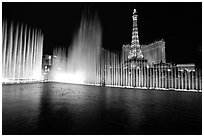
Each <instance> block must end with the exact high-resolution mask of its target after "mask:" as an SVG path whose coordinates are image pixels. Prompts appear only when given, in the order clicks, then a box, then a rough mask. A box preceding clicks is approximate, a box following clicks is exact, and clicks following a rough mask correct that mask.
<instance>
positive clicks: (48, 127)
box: [2, 83, 202, 134]
mask: <svg viewBox="0 0 204 137" xmlns="http://www.w3.org/2000/svg"><path fill="white" fill-rule="evenodd" d="M2 91H3V92H2V101H3V104H2V108H3V112H2V114H3V117H2V121H3V124H2V125H3V134H201V127H202V93H193V92H170V91H156V90H136V89H123V88H110V87H95V86H85V85H72V84H63V83H35V84H16V85H3V87H2Z"/></svg>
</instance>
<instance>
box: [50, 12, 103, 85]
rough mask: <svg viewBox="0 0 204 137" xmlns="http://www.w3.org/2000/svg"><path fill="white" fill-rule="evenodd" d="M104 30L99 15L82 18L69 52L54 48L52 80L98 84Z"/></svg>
mask: <svg viewBox="0 0 204 137" xmlns="http://www.w3.org/2000/svg"><path fill="white" fill-rule="evenodd" d="M101 40H102V30H101V26H100V23H99V21H98V18H97V16H95V17H94V18H93V19H91V20H87V19H86V18H84V17H83V18H82V21H81V25H80V28H79V31H78V33H77V34H76V35H75V37H74V40H73V43H72V45H71V47H70V48H69V50H68V52H67V51H66V49H64V48H61V47H58V48H57V49H55V50H54V52H53V55H54V57H55V58H54V61H53V62H54V63H53V68H52V74H51V75H52V77H51V80H52V81H57V82H66V83H77V84H84V83H87V84H97V76H98V72H99V71H98V70H99V69H98V70H97V68H98V67H97V66H99V56H100V49H101Z"/></svg>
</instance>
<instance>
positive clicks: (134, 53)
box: [128, 9, 143, 59]
mask: <svg viewBox="0 0 204 137" xmlns="http://www.w3.org/2000/svg"><path fill="white" fill-rule="evenodd" d="M136 13H137V11H136V9H134V11H133V16H132V19H133V29H132V42H131V46H130V47H131V48H130V51H129V55H128V58H129V59H132V58H137V59H142V58H143V55H142V51H141V47H140V43H139V36H138V27H137V16H138V15H137V14H136Z"/></svg>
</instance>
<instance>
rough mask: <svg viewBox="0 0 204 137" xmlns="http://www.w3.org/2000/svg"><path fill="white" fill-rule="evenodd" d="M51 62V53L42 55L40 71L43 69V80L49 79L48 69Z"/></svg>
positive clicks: (50, 66) (49, 69)
mask: <svg viewBox="0 0 204 137" xmlns="http://www.w3.org/2000/svg"><path fill="white" fill-rule="evenodd" d="M52 64H53V56H52V55H43V57H42V71H43V79H44V80H45V81H47V80H49V77H50V76H49V75H50V71H51V68H52Z"/></svg>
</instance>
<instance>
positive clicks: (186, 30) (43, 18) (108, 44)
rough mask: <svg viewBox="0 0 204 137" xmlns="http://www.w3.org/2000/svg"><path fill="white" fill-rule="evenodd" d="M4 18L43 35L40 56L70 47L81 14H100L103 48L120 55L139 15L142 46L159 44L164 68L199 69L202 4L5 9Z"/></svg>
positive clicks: (22, 6)
mask: <svg viewBox="0 0 204 137" xmlns="http://www.w3.org/2000/svg"><path fill="white" fill-rule="evenodd" d="M2 6H3V7H2V18H3V20H7V21H8V22H11V21H13V22H14V23H17V22H18V23H23V24H27V25H29V26H31V27H33V28H38V29H41V30H42V32H43V34H44V48H43V52H44V54H52V50H53V48H55V47H57V46H66V47H68V46H69V45H71V43H72V40H73V36H74V34H75V33H76V32H77V31H78V29H79V25H80V21H81V17H82V14H83V13H84V12H85V11H89V13H90V14H91V15H92V14H93V15H94V14H95V13H97V14H98V16H99V19H100V22H101V26H102V31H103V32H102V33H103V37H102V46H103V47H104V48H106V49H110V50H121V49H122V45H123V44H130V43H131V35H132V12H133V9H134V8H136V9H137V14H138V31H139V40H140V44H141V45H144V44H149V43H152V42H154V41H157V40H161V39H163V40H164V41H165V44H166V58H167V62H171V63H196V65H198V66H201V64H202V3H201V2H195V3H190V2H186V3H184V2H182V3H178V2H176V3H168V2H164V3H159V2H154V3H149V2H145V3H138V2H134V3H127V2H118V3H116V2H114V3H107V2H106V3H105V2H102V3H101V2H95V3H81V2H78V3H70V2H67V3H61V2H60V3H54V2H51V3H31V2H29V3H22V2H21V3H20V2H19V3H5V2H3V4H2Z"/></svg>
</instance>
